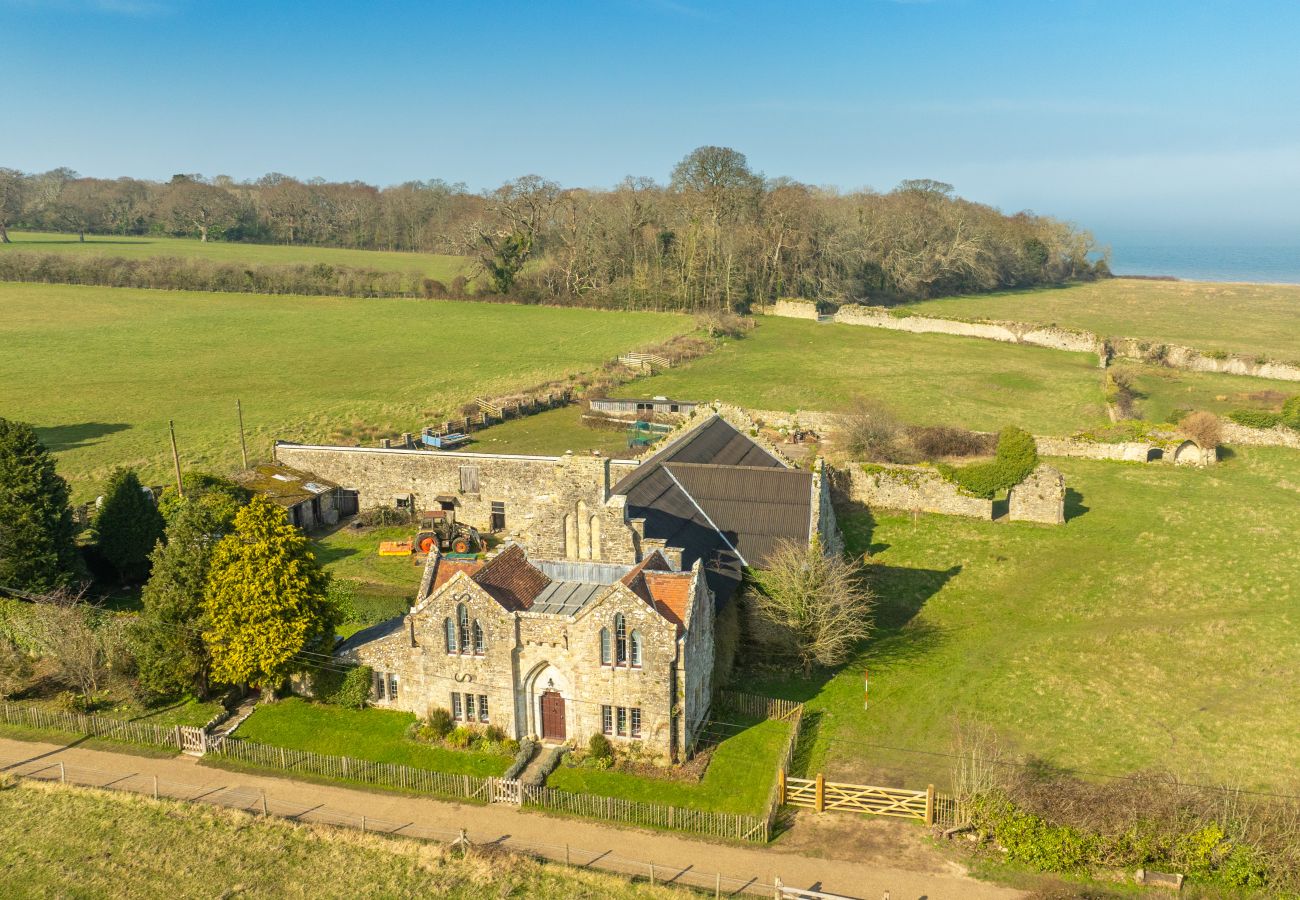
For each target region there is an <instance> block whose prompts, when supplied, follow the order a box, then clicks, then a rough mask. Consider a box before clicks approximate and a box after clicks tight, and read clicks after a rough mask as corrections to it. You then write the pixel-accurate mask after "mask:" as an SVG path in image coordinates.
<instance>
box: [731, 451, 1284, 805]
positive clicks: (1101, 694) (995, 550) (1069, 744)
mask: <svg viewBox="0 0 1300 900" xmlns="http://www.w3.org/2000/svg"><path fill="white" fill-rule="evenodd" d="M1053 465H1057V466H1059V467H1060V468H1061V470H1062V471H1063V472H1064V473H1065V475H1066V480H1067V485H1068V486H1069V489H1070V491H1071V492H1072V493H1071V495H1070V499H1069V500H1068V504H1067V515H1068V516H1069V517H1070V518H1069V521H1068V522H1067V524H1066V525H1064V526H1060V527H1051V526H1039V525H1031V524H994V523H990V522H980V521H974V520H968V519H961V518H955V517H943V516H928V515H927V516H921V517H920V518H919V520H918V521H916V522H913V520H912V518H911V516H909V515H905V514H895V513H887V512H883V511H880V512H877V513H876V514H875V516H874V519H873V517H872V515H870V514H868V513H866V512H865V511H862V510H858V511H856V512H854V513H851V514H845V515H842V516H841V519H840V522H841V526H842V527H843V528H844V530H845V533H846V537H847V539H848V543H849V547H850V550H851V551H853V552H862V551H863V550H864V549H866V548H867V547H871V548H873V549H874V551H875V554H876V556H875V560H876V563H877V565H878V569H877V573H876V576H875V580H876V586H877V591H878V594H879V596H880V604H881V605H880V609H879V624H880V626H881V627H880V631H879V633H878V635H877V636H876V637H875V639H874V640H873V641H871V643H870V645H869V646H868V648H867V649H866V651H865V652H864V653H863V654H862V656H861V657H860V658H858V659H857V660H855V661H854V662H853V663H852V664H850V665H848V666H846V667H845V668H844V669H843V670H842V671H841V672H840V673H839V674H838V675H836V676H835V677H834V678H831V679H830V680H829V681H826V682H825V683H821V682H818V683H813V684H803V683H800V682H799V681H797V680H794V679H791V680H776V679H773V680H772V683H762V682H761V681H760V682H759V683H757V684H753V685H751V686H750V687H749V688H748V689H750V690H755V691H758V692H761V693H768V694H774V695H781V694H782V693H784V695H786V696H794V697H797V698H799V699H805V698H807V699H808V709H809V713H810V716H811V717H812V718H813V719H814V721H815V733H816V742H815V745H814V748H813V753H812V754H811V758H812V761H811V764H810V769H812V770H815V769H818V768H823V769H824V770H825V771H826V772H827V774H828V777H832V778H835V779H837V780H846V781H856V782H861V781H866V782H882V781H883V782H885V783H887V784H904V785H908V786H910V787H924V785H925V784H926V783H927V782H929V781H933V782H935V783H937V784H944V783H946V782H947V780H948V773H949V771H950V761H949V760H948V759H946V758H944V757H942V756H932V755H926V754H925V753H914V752H900V751H899V750H894V749H889V748H902V749H904V750H913V751H928V752H938V753H944V752H947V751H948V750H949V749H950V747H951V741H952V737H953V722H954V718H955V717H972V718H975V719H978V720H980V721H983V722H985V723H987V724H988V725H991V726H992V727H994V728H995V729H996V730H997V731H998V732H999V733H1000V735H1001V736H1002V739H1003V741H1004V743H1005V745H1006V746H1007V747H1008V748H1009V749H1010V750H1012V751H1013V752H1014V753H1017V754H1020V755H1022V756H1027V757H1037V758H1040V759H1044V760H1047V761H1049V762H1050V763H1053V764H1057V765H1063V766H1070V767H1078V768H1082V769H1084V770H1086V771H1089V772H1100V773H1112V774H1123V773H1128V772H1132V771H1135V770H1139V769H1147V768H1160V769H1168V770H1173V771H1175V772H1177V773H1179V774H1180V775H1182V776H1184V777H1187V778H1190V779H1191V780H1194V781H1210V782H1214V783H1223V784H1232V785H1239V786H1242V787H1257V788H1269V787H1271V788H1281V787H1287V786H1293V785H1294V773H1295V772H1297V771H1300V739H1297V734H1296V727H1295V717H1294V715H1292V713H1291V711H1293V710H1295V709H1296V708H1297V705H1300V681H1297V679H1296V677H1295V673H1296V672H1300V591H1297V589H1296V585H1297V584H1300V543H1297V541H1296V535H1297V534H1300V453H1297V452H1295V451H1288V450H1282V449H1275V448H1255V449H1251V448H1239V449H1237V450H1236V451H1235V453H1234V454H1233V456H1232V457H1231V458H1230V459H1228V460H1226V461H1224V462H1222V463H1221V464H1220V465H1218V466H1217V467H1214V468H1210V469H1205V470H1189V469H1184V468H1177V469H1175V468H1174V467H1172V466H1166V465H1142V464H1128V463H1108V462H1092V461H1085V460H1073V459H1072V460H1053ZM864 667H866V668H867V669H869V671H870V675H871V706H870V708H869V709H866V710H864V709H863V696H862V676H863V668H864Z"/></svg>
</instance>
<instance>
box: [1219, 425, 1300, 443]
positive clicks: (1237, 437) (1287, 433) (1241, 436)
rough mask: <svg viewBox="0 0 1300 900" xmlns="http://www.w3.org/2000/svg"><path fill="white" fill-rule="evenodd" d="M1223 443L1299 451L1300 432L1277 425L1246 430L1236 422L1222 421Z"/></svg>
mask: <svg viewBox="0 0 1300 900" xmlns="http://www.w3.org/2000/svg"><path fill="white" fill-rule="evenodd" d="M1222 428H1223V442H1224V443H1225V444H1243V445H1246V446H1251V447H1291V448H1292V449H1294V450H1300V431H1296V430H1295V429H1294V428H1288V427H1286V426H1285V425H1277V426H1275V427H1273V428H1247V427H1246V426H1245V425H1238V424H1237V423H1236V422H1231V421H1228V420H1226V419H1225V420H1224V421H1223V423H1222Z"/></svg>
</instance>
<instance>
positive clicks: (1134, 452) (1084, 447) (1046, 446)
mask: <svg viewBox="0 0 1300 900" xmlns="http://www.w3.org/2000/svg"><path fill="white" fill-rule="evenodd" d="M1034 442H1035V443H1036V444H1037V445H1038V454H1039V455H1040V456H1073V457H1077V458H1079V459H1109V460H1119V461H1123V462H1154V461H1156V460H1159V459H1162V458H1163V449H1162V448H1161V447H1160V446H1159V445H1157V444H1153V443H1150V442H1147V441H1120V442H1116V443H1101V442H1098V441H1083V440H1079V439H1078V438H1057V437H1039V436H1037V435H1035V436H1034Z"/></svg>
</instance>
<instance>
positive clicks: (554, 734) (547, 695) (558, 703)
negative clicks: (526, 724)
mask: <svg viewBox="0 0 1300 900" xmlns="http://www.w3.org/2000/svg"><path fill="white" fill-rule="evenodd" d="M542 739H543V740H546V741H563V740H566V735H565V728H564V698H563V697H561V696H560V692H559V691H546V692H544V693H543V694H542Z"/></svg>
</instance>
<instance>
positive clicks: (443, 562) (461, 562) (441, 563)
mask: <svg viewBox="0 0 1300 900" xmlns="http://www.w3.org/2000/svg"><path fill="white" fill-rule="evenodd" d="M483 565H484V563H483V561H482V560H480V559H442V558H439V559H438V570H437V572H436V573H435V574H434V576H433V587H431V588H430V589H429V593H430V594H433V593H435V592H436V591H437V590H438V589H439V588H441V587H442V586H443V585H444V584H446V583H447V582H448V581H450V580H451V576H453V575H455V574H456V573H457V572H464V573H465V574H466V575H469V576H470V577H471V578H473V577H474V573H475V572H477V571H478V570H479V569H481V568H483Z"/></svg>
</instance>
